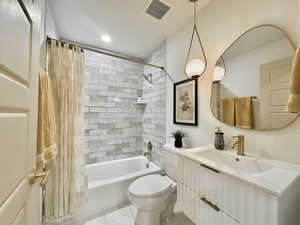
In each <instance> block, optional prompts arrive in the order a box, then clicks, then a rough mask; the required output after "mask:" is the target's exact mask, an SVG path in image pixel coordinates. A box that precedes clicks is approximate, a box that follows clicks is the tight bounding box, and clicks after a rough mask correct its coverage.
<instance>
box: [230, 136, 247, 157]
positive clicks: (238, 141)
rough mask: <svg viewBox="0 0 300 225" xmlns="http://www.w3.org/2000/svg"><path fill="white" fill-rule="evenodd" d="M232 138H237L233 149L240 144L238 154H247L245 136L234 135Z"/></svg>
mask: <svg viewBox="0 0 300 225" xmlns="http://www.w3.org/2000/svg"><path fill="white" fill-rule="evenodd" d="M232 138H236V140H235V142H234V143H233V145H232V149H234V148H235V146H236V145H237V146H238V150H237V154H238V155H245V149H244V140H245V137H244V136H243V135H238V136H234V137H232Z"/></svg>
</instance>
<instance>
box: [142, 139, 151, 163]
mask: <svg viewBox="0 0 300 225" xmlns="http://www.w3.org/2000/svg"><path fill="white" fill-rule="evenodd" d="M147 149H148V152H144V156H149V160H148V162H147V164H146V167H147V168H149V164H150V162H151V161H152V149H153V144H152V143H151V141H148V143H147Z"/></svg>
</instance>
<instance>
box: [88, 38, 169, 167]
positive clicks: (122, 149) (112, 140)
mask: <svg viewBox="0 0 300 225" xmlns="http://www.w3.org/2000/svg"><path fill="white" fill-rule="evenodd" d="M165 46H166V44H165V42H164V43H162V44H161V45H160V46H159V47H158V48H157V49H156V50H155V51H153V53H152V54H151V55H150V56H149V58H148V59H147V61H148V62H150V63H153V64H158V65H164V66H165V65H166V47H165ZM142 72H144V73H146V74H148V73H152V74H153V82H154V84H153V85H151V84H149V83H147V82H146V81H145V80H144V79H143V77H142V75H141V74H142ZM84 86H85V89H84V90H85V106H84V112H85V128H84V129H85V135H86V136H85V140H86V147H87V149H88V153H87V162H88V163H95V162H103V161H109V160H115V159H122V158H128V157H133V156H137V155H141V154H142V151H143V150H144V151H145V150H146V149H145V146H146V145H145V143H147V142H148V141H151V142H152V143H153V145H154V160H155V161H156V162H157V163H159V164H161V165H162V156H161V147H162V145H163V144H164V143H165V126H166V79H165V74H164V73H163V72H161V71H160V70H158V69H154V68H151V67H146V66H145V67H143V66H142V65H139V64H136V63H131V62H127V61H124V60H120V59H116V58H112V57H109V56H104V55H100V54H97V53H94V52H89V51H86V54H85V84H84ZM140 92H143V93H144V96H143V97H144V99H145V101H147V102H148V104H147V105H146V106H145V107H143V106H134V105H132V104H131V103H132V102H135V101H137V96H138V93H140ZM116 98H118V99H116ZM118 101H119V102H118Z"/></svg>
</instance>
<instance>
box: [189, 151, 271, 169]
mask: <svg viewBox="0 0 300 225" xmlns="http://www.w3.org/2000/svg"><path fill="white" fill-rule="evenodd" d="M192 154H193V155H195V156H200V157H202V158H205V159H207V160H209V161H212V162H214V163H216V164H217V165H218V166H226V167H229V168H231V169H234V170H237V171H239V172H242V173H250V174H257V173H263V172H265V171H267V170H270V169H272V168H273V166H272V165H269V164H266V163H263V162H260V161H259V160H257V158H256V157H252V156H239V155H237V154H235V153H233V152H222V151H217V150H203V151H200V152H194V153H192Z"/></svg>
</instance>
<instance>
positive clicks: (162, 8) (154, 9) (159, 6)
mask: <svg viewBox="0 0 300 225" xmlns="http://www.w3.org/2000/svg"><path fill="white" fill-rule="evenodd" d="M169 10H170V6H168V5H166V4H165V3H162V2H161V1H159V0H152V2H151V3H150V5H149V7H148V8H147V9H146V13H147V14H149V15H150V16H152V17H154V18H156V19H158V20H161V19H162V18H163V17H164V16H165V15H166V14H167V12H168V11H169Z"/></svg>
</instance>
